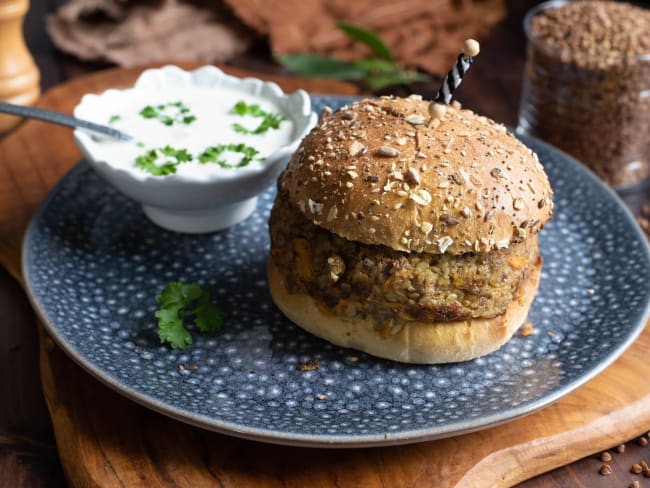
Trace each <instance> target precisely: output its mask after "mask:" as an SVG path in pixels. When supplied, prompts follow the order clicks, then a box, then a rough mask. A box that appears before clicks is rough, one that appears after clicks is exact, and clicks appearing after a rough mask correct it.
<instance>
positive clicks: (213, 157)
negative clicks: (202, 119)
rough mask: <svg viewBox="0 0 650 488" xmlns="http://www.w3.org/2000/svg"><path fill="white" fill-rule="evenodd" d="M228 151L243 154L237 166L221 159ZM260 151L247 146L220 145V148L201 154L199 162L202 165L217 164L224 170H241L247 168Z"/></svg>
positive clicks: (210, 148) (216, 147) (207, 150)
mask: <svg viewBox="0 0 650 488" xmlns="http://www.w3.org/2000/svg"><path fill="white" fill-rule="evenodd" d="M226 151H231V152H236V153H241V154H243V156H242V158H241V160H240V161H239V163H237V164H229V163H227V162H226V161H225V160H224V159H219V157H220V156H221V154H223V153H224V152H226ZM258 153H259V151H258V150H257V149H255V148H254V147H252V146H247V145H246V144H219V145H218V146H212V147H209V148H207V149H206V150H205V151H203V152H202V153H201V154H199V158H198V159H199V162H200V163H202V164H205V163H217V164H218V165H219V166H221V167H222V168H241V167H243V166H247V165H248V164H249V163H250V162H251V161H252V160H253V159H254V158H255V156H257V154H258Z"/></svg>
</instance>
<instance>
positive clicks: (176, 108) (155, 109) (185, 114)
mask: <svg viewBox="0 0 650 488" xmlns="http://www.w3.org/2000/svg"><path fill="white" fill-rule="evenodd" d="M140 115H141V116H142V117H144V118H145V119H157V120H158V121H160V122H161V123H163V124H165V125H167V126H171V125H181V124H185V125H189V124H191V123H192V122H194V121H195V120H196V116H194V115H192V114H191V113H190V109H189V107H187V105H185V104H184V103H183V102H180V101H178V102H168V103H161V104H159V105H155V106H154V105H147V106H146V107H144V108H143V109H142V110H140Z"/></svg>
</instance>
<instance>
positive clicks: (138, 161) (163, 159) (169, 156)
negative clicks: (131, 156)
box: [135, 145, 192, 176]
mask: <svg viewBox="0 0 650 488" xmlns="http://www.w3.org/2000/svg"><path fill="white" fill-rule="evenodd" d="M188 161H192V155H191V154H190V153H189V152H188V151H187V149H182V148H181V149H175V148H173V147H171V146H169V145H167V146H165V147H162V148H159V149H150V150H149V151H147V152H146V153H144V154H142V155H141V156H138V157H137V158H135V165H136V166H137V167H138V168H140V169H142V170H144V171H146V172H148V173H151V174H152V175H154V176H166V175H171V174H174V173H176V167H177V166H178V165H179V164H181V163H186V162H188Z"/></svg>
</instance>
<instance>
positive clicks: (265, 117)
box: [230, 100, 284, 135]
mask: <svg viewBox="0 0 650 488" xmlns="http://www.w3.org/2000/svg"><path fill="white" fill-rule="evenodd" d="M230 113H232V114H235V115H242V116H243V115H249V116H251V117H255V118H260V119H262V121H261V122H260V124H259V125H258V126H257V127H255V128H254V129H248V128H246V127H244V126H243V125H241V124H239V123H237V122H235V123H234V124H232V126H231V127H232V129H233V130H234V131H235V132H239V133H240V134H254V135H258V134H264V133H265V132H266V131H268V130H269V129H279V128H280V123H281V122H282V121H283V120H284V117H283V116H282V115H280V114H274V113H271V112H265V111H264V110H262V108H261V107H260V106H259V105H257V104H250V105H249V104H247V103H246V102H245V101H244V100H239V101H238V102H237V103H236V104H235V106H234V107H233V108H232V109H231V110H230Z"/></svg>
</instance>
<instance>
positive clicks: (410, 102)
mask: <svg viewBox="0 0 650 488" xmlns="http://www.w3.org/2000/svg"><path fill="white" fill-rule="evenodd" d="M429 109H430V104H429V103H428V102H426V101H424V100H423V99H422V98H421V97H419V96H410V97H408V98H393V97H382V98H378V99H366V100H361V101H358V102H355V103H352V104H350V105H348V106H346V107H343V108H342V109H340V110H338V111H336V112H333V113H332V112H331V111H330V112H326V113H324V114H321V118H320V120H319V123H318V125H317V126H316V127H315V128H314V129H313V130H312V131H311V132H310V134H308V135H307V137H306V138H305V139H304V140H303V142H302V143H301V145H300V147H299V148H298V150H297V151H296V153H295V154H294V155H293V156H292V159H291V160H290V162H289V163H288V165H287V168H286V169H285V170H284V172H283V173H282V174H281V175H280V178H279V180H278V192H277V196H276V199H275V203H274V206H273V209H272V212H271V217H270V222H269V229H270V236H271V250H270V259H269V265H268V279H269V287H270V291H271V295H272V297H273V300H274V302H275V303H276V305H277V306H278V307H279V308H280V310H281V311H282V312H283V313H284V314H285V315H286V316H287V317H288V318H289V319H290V320H292V321H293V322H294V323H295V324H297V325H298V326H300V327H302V328H303V329H305V330H307V331H309V332H311V333H313V334H315V335H317V336H319V337H322V338H324V339H326V340H328V341H329V342H331V343H334V344H337V345H339V346H343V347H349V348H354V349H358V350H361V351H364V352H366V353H368V354H371V355H374V356H378V357H382V358H387V359H391V360H395V361H401V362H407V363H422V364H433V363H447V362H456V361H465V360H469V359H473V358H476V357H479V356H483V355H485V354H488V353H490V352H492V351H495V350H496V349H498V348H499V347H501V346H502V345H503V344H504V343H505V342H506V341H508V340H509V339H510V338H511V337H512V335H513V334H514V332H515V331H516V330H517V328H518V327H519V326H520V325H521V324H522V322H523V321H524V320H525V318H526V315H527V313H528V309H529V307H530V305H531V302H532V301H533V298H534V295H535V292H536V290H537V286H538V283H539V277H540V269H541V257H540V254H539V250H538V245H537V233H538V231H539V230H540V229H541V228H542V227H543V225H544V223H545V222H546V221H547V220H548V219H549V218H550V217H551V216H552V208H553V204H552V200H551V197H552V191H551V187H550V185H549V181H548V178H547V176H546V174H545V173H544V170H543V168H542V166H541V165H540V163H539V161H538V159H537V156H536V155H535V154H534V153H533V152H532V151H531V150H530V149H529V148H528V147H526V146H525V145H523V144H522V143H521V142H520V141H518V140H517V139H516V138H515V137H514V136H512V135H511V134H510V133H509V132H508V131H507V130H506V128H505V127H504V126H502V125H500V124H497V123H495V122H493V121H492V120H490V119H488V118H486V117H483V116H479V115H477V114H475V113H473V112H471V111H469V110H464V109H461V108H460V107H459V106H448V107H447V108H446V110H444V111H442V110H441V111H439V112H438V113H436V111H435V110H434V111H432V112H431V113H432V114H434V115H436V117H432V116H431V115H430V110H429Z"/></svg>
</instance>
